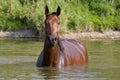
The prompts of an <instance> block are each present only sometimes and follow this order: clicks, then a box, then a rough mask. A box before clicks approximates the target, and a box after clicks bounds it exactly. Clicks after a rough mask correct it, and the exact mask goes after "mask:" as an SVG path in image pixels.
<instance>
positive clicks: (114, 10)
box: [0, 0, 120, 32]
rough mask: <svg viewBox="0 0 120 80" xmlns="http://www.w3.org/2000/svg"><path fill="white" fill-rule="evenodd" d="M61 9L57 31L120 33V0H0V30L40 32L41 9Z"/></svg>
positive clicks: (42, 13)
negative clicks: (58, 7)
mask: <svg viewBox="0 0 120 80" xmlns="http://www.w3.org/2000/svg"><path fill="white" fill-rule="evenodd" d="M45 5H48V6H49V9H50V11H55V10H56V8H57V6H58V5H59V6H60V7H61V10H62V11H61V15H60V18H61V25H60V27H61V30H62V31H63V32H69V31H108V30H116V31H120V0H53V1H51V0H0V30H2V31H13V30H25V29H33V28H35V29H37V30H41V29H42V28H43V27H44V18H45V16H44V6H45Z"/></svg>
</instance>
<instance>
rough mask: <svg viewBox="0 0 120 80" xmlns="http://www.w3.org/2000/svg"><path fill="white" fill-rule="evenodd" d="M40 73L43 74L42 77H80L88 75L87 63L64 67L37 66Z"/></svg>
mask: <svg viewBox="0 0 120 80" xmlns="http://www.w3.org/2000/svg"><path fill="white" fill-rule="evenodd" d="M37 69H38V72H39V75H40V76H42V77H41V79H43V78H44V79H45V80H49V79H60V80H62V79H80V78H82V77H85V76H88V75H87V74H86V72H87V65H84V66H77V67H62V68H49V67H40V68H37Z"/></svg>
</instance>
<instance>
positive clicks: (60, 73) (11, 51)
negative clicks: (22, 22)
mask: <svg viewBox="0 0 120 80" xmlns="http://www.w3.org/2000/svg"><path fill="white" fill-rule="evenodd" d="M83 42H84V43H85V44H86V46H87V48H88V56H89V63H88V65H84V66H79V67H62V68H60V69H57V68H47V67H45V68H36V67H35V63H36V60H37V58H38V56H39V53H40V51H41V50H42V48H43V42H40V41H38V40H0V80H120V40H83Z"/></svg>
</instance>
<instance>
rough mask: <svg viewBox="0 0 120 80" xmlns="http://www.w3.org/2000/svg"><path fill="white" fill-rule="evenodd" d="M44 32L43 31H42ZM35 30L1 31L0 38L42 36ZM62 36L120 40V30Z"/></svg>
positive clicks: (65, 34) (63, 36)
mask: <svg viewBox="0 0 120 80" xmlns="http://www.w3.org/2000/svg"><path fill="white" fill-rule="evenodd" d="M42 34H43V33H42ZM40 35H41V33H39V36H38V35H37V33H36V32H35V31H32V30H23V31H13V32H8V31H5V32H3V31H0V39H9V38H13V39H16V38H40V39H41V38H42V36H40ZM61 37H62V38H76V39H112V40H116V39H117V40H120V31H109V32H104V33H100V32H77V33H64V34H63V33H62V34H61Z"/></svg>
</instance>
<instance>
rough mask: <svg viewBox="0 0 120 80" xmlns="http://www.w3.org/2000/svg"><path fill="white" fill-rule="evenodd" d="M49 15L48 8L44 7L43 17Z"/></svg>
mask: <svg viewBox="0 0 120 80" xmlns="http://www.w3.org/2000/svg"><path fill="white" fill-rule="evenodd" d="M48 14H49V9H48V6H47V5H46V6H45V15H46V16H47V15H48Z"/></svg>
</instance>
